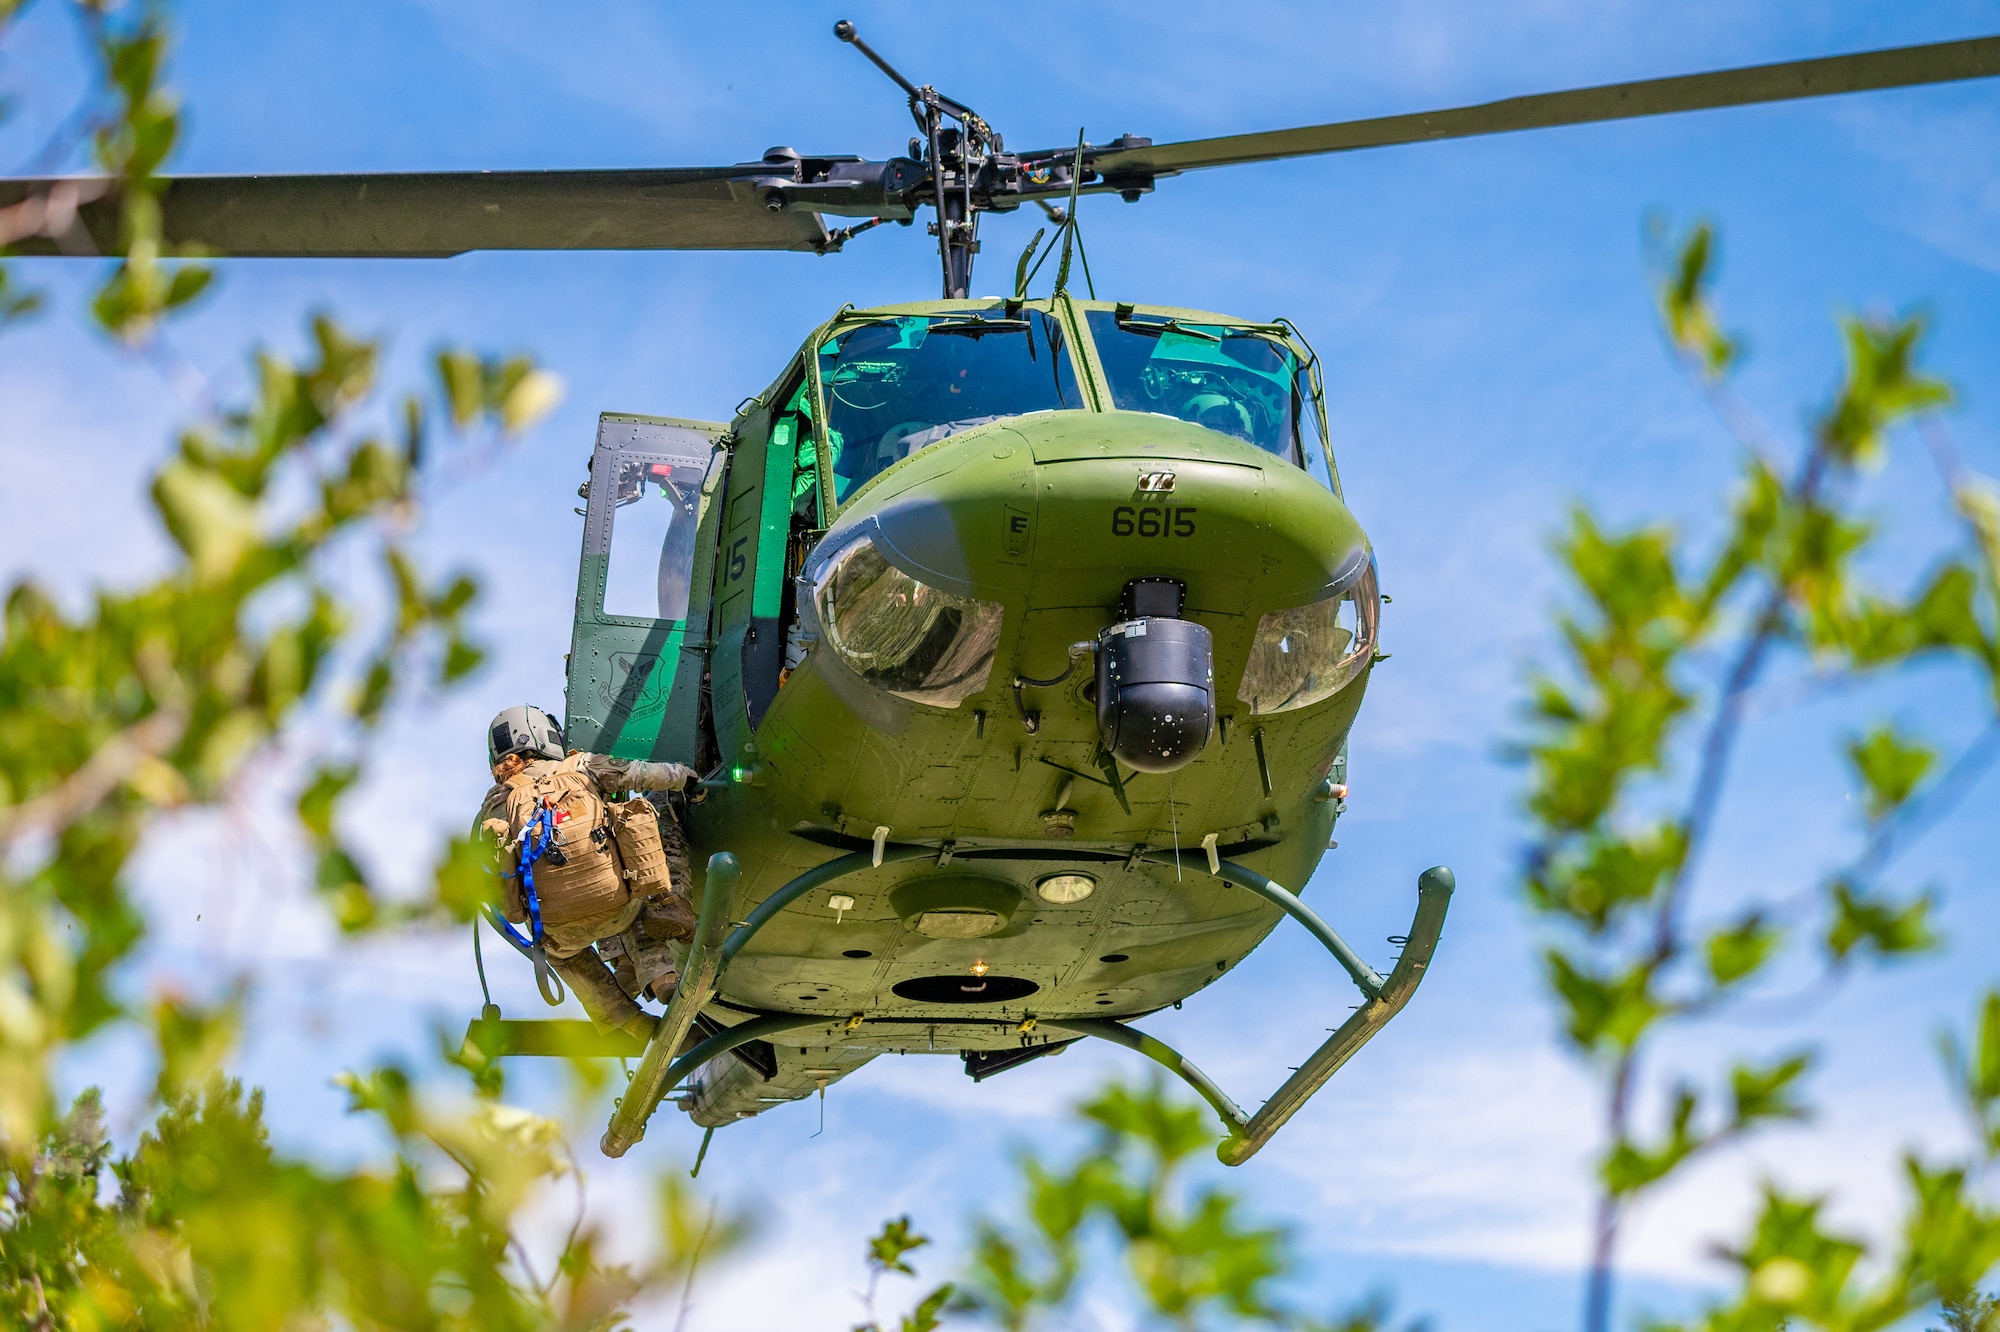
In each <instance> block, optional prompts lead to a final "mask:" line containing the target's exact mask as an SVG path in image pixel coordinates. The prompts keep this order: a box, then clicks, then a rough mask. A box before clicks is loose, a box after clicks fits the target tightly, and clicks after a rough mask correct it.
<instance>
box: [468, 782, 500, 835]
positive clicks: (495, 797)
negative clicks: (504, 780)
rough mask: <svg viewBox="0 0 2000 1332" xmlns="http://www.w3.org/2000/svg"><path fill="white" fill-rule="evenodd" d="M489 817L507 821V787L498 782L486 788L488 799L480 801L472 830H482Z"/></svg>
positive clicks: (476, 831) (475, 831)
mask: <svg viewBox="0 0 2000 1332" xmlns="http://www.w3.org/2000/svg"><path fill="white" fill-rule="evenodd" d="M488 819H499V820H500V821H501V822H502V823H505V822H506V821H507V788H506V787H504V786H502V785H500V784H499V783H498V782H495V783H494V784H493V785H492V786H490V787H488V788H487V789H486V799H484V800H482V801H480V802H479V813H477V814H475V815H474V816H473V818H472V831H473V832H474V833H478V832H480V831H482V830H483V829H484V828H485V826H486V820H488Z"/></svg>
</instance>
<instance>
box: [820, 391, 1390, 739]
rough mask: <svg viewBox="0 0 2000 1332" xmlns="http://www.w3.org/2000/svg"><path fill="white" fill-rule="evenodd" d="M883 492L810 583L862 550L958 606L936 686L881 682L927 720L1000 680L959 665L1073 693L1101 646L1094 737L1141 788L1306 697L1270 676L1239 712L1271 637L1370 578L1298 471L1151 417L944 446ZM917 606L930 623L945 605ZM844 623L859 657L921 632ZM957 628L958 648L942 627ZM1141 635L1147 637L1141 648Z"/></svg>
mask: <svg viewBox="0 0 2000 1332" xmlns="http://www.w3.org/2000/svg"><path fill="white" fill-rule="evenodd" d="M882 481H883V482H884V483H885V484H882V485H878V486H875V487H871V488H870V489H869V490H868V491H866V492H863V493H862V494H861V495H860V496H858V497H857V500H856V502H854V503H851V504H850V506H849V507H848V509H847V510H846V511H845V512H843V513H842V514H841V515H840V518H839V520H838V521H837V522H836V523H835V524H834V526H833V528H832V529H831V530H830V531H829V532H828V534H827V537H826V538H825V540H824V541H823V542H822V543H821V545H820V546H819V548H818V550H817V551H816V553H815V555H814V556H813V558H812V559H811V561H809V564H808V568H807V570H806V572H805V579H806V582H807V583H808V584H809V585H810V586H811V587H812V588H813V589H816V590H817V591H819V592H826V591H827V590H828V589H831V588H833V587H834V583H833V582H832V581H830V580H832V579H833V578H834V573H833V571H834V570H835V569H836V568H837V566H839V564H840V562H841V561H842V560H843V559H844V558H847V557H848V556H849V555H850V554H851V553H852V552H853V551H855V550H857V549H858V548H859V547H858V544H857V543H858V542H859V541H860V540H862V539H866V540H867V541H868V542H870V543H872V545H873V546H874V547H875V549H876V551H877V552H878V554H879V556H880V558H881V560H883V561H886V563H887V564H890V565H894V566H896V567H897V568H898V569H900V571H901V575H903V576H907V578H908V579H909V580H911V582H912V583H914V584H917V585H921V586H924V587H928V588H931V589H935V590H936V592H938V593H942V594H944V596H945V598H946V601H941V602H938V603H937V605H936V608H935V609H934V610H932V611H929V612H926V614H929V615H931V616H933V617H934V618H933V619H927V620H924V622H923V623H924V625H925V626H928V627H927V628H924V630H923V634H924V635H932V634H938V635H943V637H941V638H939V643H940V644H941V645H942V646H940V647H939V648H938V649H937V651H935V652H931V650H930V648H929V647H925V648H924V649H923V650H924V651H925V652H928V653H930V655H931V656H935V657H936V658H937V660H938V669H937V670H935V671H933V672H931V675H930V676H927V677H926V683H925V684H924V685H923V686H922V688H921V689H912V688H907V687H905V686H904V685H903V684H901V683H899V682H898V681H896V680H894V679H891V678H890V676H889V675H888V674H887V673H885V672H882V671H876V672H875V673H874V674H872V675H870V677H869V678H871V679H873V678H876V676H878V675H879V676H880V677H881V680H882V681H883V687H885V688H888V689H890V690H891V692H895V693H899V694H901V695H902V696H903V697H906V698H910V699H912V700H913V701H917V702H940V703H942V704H943V705H944V706H956V705H957V701H958V700H957V698H956V696H954V697H953V698H946V697H945V696H944V695H942V694H940V693H938V692H936V689H935V687H934V686H935V680H936V679H945V678H950V679H953V680H957V679H959V678H961V677H963V678H964V679H965V680H966V681H967V683H966V686H965V690H962V691H961V692H962V693H964V692H967V691H970V690H971V689H973V688H974V687H975V683H976V684H977V685H978V686H979V687H983V686H984V683H985V681H986V680H987V679H988V674H987V672H986V670H985V669H984V668H983V667H981V668H977V669H974V670H961V669H960V665H961V658H963V660H964V661H965V662H971V661H972V660H974V656H975V654H976V655H977V657H978V659H979V660H983V661H987V662H992V663H994V665H993V668H992V671H991V675H990V678H991V681H992V683H993V684H995V685H999V684H1001V683H1002V682H1004V681H1007V680H1009V679H1011V678H1013V677H1014V676H1016V675H1019V676H1020V677H1022V678H1023V679H1024V680H1025V681H1027V682H1030V683H1032V682H1033V681H1034V680H1036V679H1047V678H1049V677H1055V676H1057V675H1059V674H1061V675H1062V676H1063V678H1070V676H1069V673H1068V670H1066V666H1068V664H1069V663H1071V662H1073V661H1074V660H1075V657H1076V655H1077V652H1076V649H1077V648H1078V647H1079V646H1080V645H1081V644H1083V643H1086V642H1087V643H1090V644H1092V645H1094V651H1093V652H1092V653H1091V654H1090V655H1094V656H1095V657H1096V659H1097V662H1096V664H1097V668H1098V671H1099V680H1098V681H1097V685H1098V688H1097V691H1096V711H1097V713H1098V716H1097V718H1096V721H1097V727H1096V729H1097V730H1098V733H1099V736H1100V738H1101V740H1102V742H1103V745H1104V748H1105V749H1106V750H1108V751H1110V752H1112V753H1115V754H1117V755H1118V756H1119V758H1120V759H1121V760H1123V761H1125V762H1126V763H1127V765H1128V766H1130V767H1133V768H1137V769H1140V770H1142V771H1154V772H1165V771H1171V770H1172V769H1174V768H1177V767H1180V766H1182V765H1184V764H1185V763H1187V762H1190V761H1191V760H1192V759H1193V758H1194V757H1195V756H1196V755H1197V754H1199V753H1200V752H1201V751H1202V749H1203V748H1204V746H1205V745H1206V744H1207V742H1208V740H1209V737H1210V734H1211V732H1212V730H1213V726H1214V722H1215V720H1216V719H1217V717H1218V716H1219V715H1220V713H1221V712H1222V711H1223V710H1224V709H1225V708H1226V707H1227V706H1228V700H1229V699H1231V698H1244V699H1247V700H1249V701H1250V703H1251V706H1252V707H1253V708H1257V707H1262V706H1264V705H1265V702H1266V700H1265V699H1264V697H1263V694H1268V693H1270V692H1271V690H1272V689H1275V688H1278V687H1279V685H1283V686H1284V688H1285V689H1286V691H1287V695H1288V696H1289V692H1290V691H1291V689H1292V686H1293V685H1295V684H1296V683H1297V682H1296V681H1291V680H1290V678H1289V676H1285V678H1284V679H1283V680H1280V681H1278V684H1272V683H1271V682H1269V681H1263V676H1264V675H1269V674H1272V671H1270V670H1265V671H1263V672H1262V674H1259V675H1258V677H1257V678H1258V680H1259V681H1263V685H1264V686H1265V687H1263V691H1262V693H1259V692H1258V690H1256V689H1252V691H1251V693H1250V694H1243V693H1242V692H1241V688H1249V687H1250V683H1249V681H1248V677H1247V675H1246V671H1252V670H1253V651H1255V650H1257V645H1258V644H1260V643H1261V642H1262V639H1261V638H1260V634H1262V630H1263V622H1265V621H1269V620H1271V619H1272V616H1273V613H1276V614H1277V617H1278V618H1279V619H1283V618H1284V614H1285V613H1286V612H1291V611H1293V610H1295V609H1301V608H1305V607H1308V606H1313V605H1316V604H1318V603H1322V602H1324V601H1325V600H1326V599H1327V598H1328V597H1330V596H1333V595H1335V594H1336V593H1337V592H1338V591H1339V590H1340V589H1341V588H1343V587H1345V586H1347V585H1348V584H1350V583H1352V582H1353V580H1354V579H1355V577H1356V576H1357V575H1358V574H1359V572H1360V571H1361V570H1363V569H1365V568H1366V567H1367V565H1368V562H1369V553H1368V543H1367V538H1366V536H1365V534H1364V533H1363V532H1362V530H1361V527H1360V525H1359V524H1358V523H1357V522H1356V521H1355V519H1354V517H1353V515H1352V514H1351V513H1349V512H1348V510H1347V508H1346V506H1345V505H1344V504H1342V503H1341V501H1340V499H1339V498H1338V497H1337V496H1335V495H1334V494H1333V493H1332V492H1331V491H1329V490H1328V489H1327V488H1326V487H1325V486H1323V485H1322V484H1320V483H1319V482H1318V481H1316V480H1315V479H1313V478H1312V477H1311V476H1310V475H1308V474H1307V473H1306V472H1305V471H1303V470H1302V469H1300V468H1299V467H1297V466H1295V465H1294V464H1293V463H1292V462H1290V461H1289V460H1287V459H1284V458H1280V457H1276V456H1273V455H1272V454H1269V453H1265V452H1263V451H1262V450H1260V449H1258V448H1256V447H1255V446H1253V445H1251V444H1248V443H1245V442H1243V441H1241V440H1238V439H1235V438H1232V437H1230V436H1226V435H1222V434H1218V433H1217V432H1214V431H1211V430H1206V429H1203V428H1201V427H1199V426H1195V425H1190V424H1188V423H1185V422H1180V421H1175V420H1171V419H1168V418H1164V417H1158V416H1152V415H1149V414H1145V413H1137V412H1103V413H1098V412H1080V411H1078V412H1049V413H1043V414H1037V415H1034V416H1029V417H1017V418H1013V419H1011V420H1008V421H1005V422H995V423H993V424H992V425H989V426H985V427H981V428H978V429H975V430H972V431H967V432H964V433H963V434H961V435H959V436H956V437H953V438H951V439H947V440H944V441H940V442H939V443H937V444H934V445H932V446H931V447H930V448H928V449H926V450H924V452H923V453H922V454H919V455H917V456H915V457H912V458H911V459H909V460H908V461H907V463H906V464H905V465H904V466H902V467H900V468H898V469H896V472H895V473H891V474H885V475H884V477H883V478H882ZM870 558H871V559H872V558H874V557H872V556H871V557H870ZM1140 584H1152V585H1158V586H1162V587H1167V586H1170V587H1171V588H1172V589H1174V591H1173V595H1172V598H1171V600H1172V604H1171V606H1169V607H1166V608H1165V609H1162V608H1161V607H1160V606H1159V605H1157V604H1152V605H1148V606H1135V605H1134V604H1133V602H1132V598H1131V596H1130V593H1131V590H1132V588H1133V587H1135V586H1137V585H1140ZM907 595H908V596H910V597H913V598H915V599H916V600H913V601H912V602H911V605H912V608H913V612H914V608H915V607H916V604H917V601H921V600H922V599H923V598H924V597H926V596H930V595H931V594H928V593H922V592H920V591H917V590H914V589H912V590H911V591H910V592H909V593H908V594H907ZM815 600H823V601H825V603H826V604H825V605H822V606H821V607H820V610H821V611H822V612H826V611H828V610H830V609H833V608H835V607H837V605H838V604H839V603H840V597H839V596H838V595H832V596H830V597H827V596H816V597H815ZM947 602H948V603H949V604H947ZM846 604H847V605H849V606H850V607H852V608H853V609H852V610H851V612H850V614H851V615H852V616H853V617H854V618H853V619H852V621H851V622H850V627H849V628H847V629H842V628H841V626H838V625H835V626H830V630H838V632H835V633H834V637H835V638H836V639H837V640H846V642H847V646H848V647H849V648H850V649H851V648H852V647H853V644H854V643H855V642H858V641H860V637H866V638H867V639H868V641H869V643H871V644H874V643H876V642H877V640H879V644H880V648H881V650H887V649H888V648H889V647H891V646H894V648H895V651H897V652H902V651H903V650H904V649H903V647H902V646H900V645H901V644H902V643H903V639H904V638H906V637H908V636H909V635H910V634H913V633H916V632H917V630H916V628H912V627H909V626H904V625H902V622H901V621H900V620H897V621H896V623H895V624H891V623H890V619H893V618H894V617H889V618H882V617H884V616H888V615H889V612H888V611H887V610H886V609H882V610H868V609H867V608H866V607H865V606H864V604H863V603H862V602H861V601H860V600H858V599H850V600H849V601H848V602H847V603H846ZM954 607H955V609H954ZM936 617H942V618H936ZM864 620H865V621H867V623H865V624H864V623H863V621H864ZM947 621H949V628H950V632H949V633H946V632H945V628H943V627H940V626H945V625H946V623H947ZM1135 623H1136V624H1137V626H1138V627H1139V632H1137V633H1128V632H1127V631H1126V630H1125V628H1124V626H1127V625H1132V624H1135ZM915 624H916V621H915V620H914V619H912V620H911V625H915ZM1155 624H1157V625H1158V626H1159V627H1158V628H1157V629H1156V628H1154V627H1153V626H1154V625H1155ZM919 627H921V626H919ZM892 630H893V632H892ZM858 636H859V637H858ZM922 636H923V635H919V637H922ZM1263 636H1264V637H1269V635H1263ZM1279 637H1280V639H1282V638H1283V637H1284V636H1283V635H1282V634H1281V635H1280V636H1279ZM925 642H926V644H928V642H929V640H928V638H926V640H925ZM1274 642H1275V644H1276V645H1275V647H1271V645H1264V646H1265V647H1266V648H1269V649H1270V650H1272V651H1276V652H1278V653H1279V654H1280V655H1281V656H1282V655H1283V653H1284V652H1285V651H1286V649H1287V646H1288V643H1287V641H1277V640H1274ZM909 651H910V652H912V653H914V652H916V651H917V649H916V648H910V649H909ZM1265 655H1269V652H1268V651H1267V652H1266V653H1265ZM843 659H844V660H845V657H843ZM913 659H914V658H913ZM928 659H929V658H928V657H926V660H928ZM856 660H857V661H858V660H859V658H856ZM899 660H900V658H899ZM1258 660H1261V658H1258ZM848 664H849V665H855V662H854V661H850V662H849V663H848ZM946 666H949V667H951V670H950V671H946V670H945V669H944V667H946ZM1070 669H1073V667H1071V668H1070ZM1276 669H1277V674H1278V675H1280V676H1283V675H1284V673H1285V671H1286V670H1293V673H1296V670H1297V669H1310V667H1295V666H1294V663H1292V661H1291V658H1288V657H1287V658H1284V660H1283V661H1280V662H1279V663H1278V668H1276ZM1107 672H1108V673H1109V674H1107ZM1239 686H1241V688H1239ZM1017 692H1018V691H1017Z"/></svg>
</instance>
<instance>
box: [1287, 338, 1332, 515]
mask: <svg viewBox="0 0 2000 1332" xmlns="http://www.w3.org/2000/svg"><path fill="white" fill-rule="evenodd" d="M1292 410H1293V411H1294V412H1296V413H1297V416H1298V420H1297V432H1296V438H1297V439H1298V441H1299V449H1300V452H1301V453H1302V454H1303V455H1304V457H1305V464H1306V471H1307V472H1308V473H1309V474H1310V475H1311V476H1312V478H1313V480H1315V481H1317V482H1319V483H1320V484H1321V485H1323V486H1325V487H1326V488H1327V489H1328V490H1331V491H1333V492H1334V493H1335V494H1339V493H1340V487H1339V486H1336V485H1335V484H1334V483H1333V478H1332V477H1331V476H1329V475H1327V470H1326V460H1327V454H1328V450H1327V448H1326V447H1325V441H1324V437H1323V436H1322V435H1321V434H1320V429H1319V395H1318V394H1316V393H1314V392H1313V383H1312V369H1311V367H1310V366H1304V365H1302V366H1300V367H1299V372H1298V381H1297V385H1296V388H1295V390H1294V392H1293V394H1292Z"/></svg>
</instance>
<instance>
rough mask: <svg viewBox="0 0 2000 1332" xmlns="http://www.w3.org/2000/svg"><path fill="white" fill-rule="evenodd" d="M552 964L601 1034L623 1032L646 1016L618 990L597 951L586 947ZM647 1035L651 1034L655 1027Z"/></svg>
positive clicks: (554, 960) (553, 961)
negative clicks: (626, 1027) (625, 1028)
mask: <svg viewBox="0 0 2000 1332" xmlns="http://www.w3.org/2000/svg"><path fill="white" fill-rule="evenodd" d="M549 965H550V966H551V967H553V968H555V973H556V974H557V975H558V976H561V977H562V978H563V980H564V981H565V982H567V983H568V985H569V988H570V993H572V994H574V995H575V996H576V999H577V1002H578V1003H580V1004H582V1005H583V1011H584V1012H586V1013H588V1014H589V1015H590V1024H591V1025H592V1026H593V1027H596V1028H597V1029H598V1030H599V1031H601V1032H602V1031H616V1030H621V1029H622V1028H624V1026H625V1025H626V1024H627V1023H629V1022H631V1021H633V1020H634V1019H635V1018H641V1017H644V1016H645V1014H644V1013H642V1012H641V1011H640V1009H639V1005H637V1004H635V1003H633V1002H632V998H631V996H630V995H628V994H626V993H625V991H623V990H621V989H619V988H618V980H617V978H616V977H614V976H613V975H612V974H611V969H610V968H609V967H607V966H605V965H604V960H603V959H602V958H600V957H598V955H597V953H596V950H594V949H590V948H586V949H584V950H583V951H582V952H580V953H576V954H573V955H572V956H569V957H551V958H550V959H549ZM647 1034H648V1035H650V1034H651V1028H648V1029H647Z"/></svg>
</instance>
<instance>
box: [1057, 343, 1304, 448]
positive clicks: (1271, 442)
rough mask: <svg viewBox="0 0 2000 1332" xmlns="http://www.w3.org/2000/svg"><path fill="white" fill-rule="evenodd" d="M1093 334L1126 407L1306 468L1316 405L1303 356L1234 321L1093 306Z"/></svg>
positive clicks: (1114, 391) (1115, 398) (1118, 400)
mask: <svg viewBox="0 0 2000 1332" xmlns="http://www.w3.org/2000/svg"><path fill="white" fill-rule="evenodd" d="M1089 319H1090V336H1091V339H1092V340H1093V341H1094V342H1096V344H1097V359H1098V360H1099V361H1100V362H1102V363H1103V366H1104V376H1105V378H1106V379H1107V380H1108V381H1109V382H1110V387H1111V402H1112V405H1113V406H1115V407H1117V408H1119V409H1120V410H1121V411H1128V412H1158V413H1160V414H1161V415H1163V416H1171V417H1174V418H1176V419H1178V420H1182V421H1191V422H1193V423H1194V424H1196V425H1200V426H1206V427H1208V428H1209V429H1210V430H1218V431H1220V432H1222V433H1223V434H1225V435H1234V436H1236V437H1237V438H1238V439H1242V440H1247V441H1249V442H1250V443H1252V444H1255V445H1256V446H1257V447H1258V448H1260V449H1262V450H1264V451H1265V452H1266V453H1275V454H1276V455H1278V456H1279V457H1280V458H1283V459H1285V460H1286V461H1288V462H1291V463H1294V464H1297V465H1299V466H1301V467H1303V466H1304V465H1305V460H1304V456H1303V454H1302V453H1301V451H1300V450H1301V444H1302V443H1304V442H1307V441H1316V438H1317V435H1318V430H1319V425H1318V409H1317V407H1316V406H1315V405H1314V403H1313V400H1312V390H1311V387H1310V384H1309V377H1308V376H1307V375H1305V374H1304V373H1302V367H1301V366H1300V364H1299V358H1298V357H1297V356H1294V355H1293V354H1292V351H1291V349H1290V348H1289V347H1287V346H1285V344H1284V343H1282V342H1280V341H1278V340H1277V339H1276V338H1272V337H1267V336H1266V335H1264V334H1262V333H1256V332H1252V331H1251V330H1249V329H1245V328H1236V327H1232V326H1230V325H1228V324H1184V323H1182V322H1180V321H1179V320H1177V319H1168V318H1166V317H1165V316H1163V315H1148V314H1121V313H1120V312H1118V311H1113V310H1092V311H1090V315H1089Z"/></svg>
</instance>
